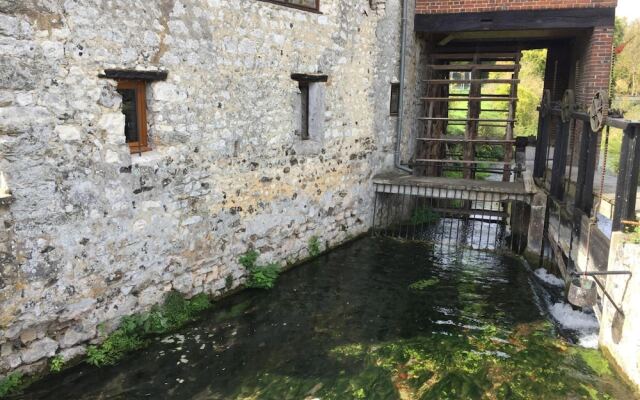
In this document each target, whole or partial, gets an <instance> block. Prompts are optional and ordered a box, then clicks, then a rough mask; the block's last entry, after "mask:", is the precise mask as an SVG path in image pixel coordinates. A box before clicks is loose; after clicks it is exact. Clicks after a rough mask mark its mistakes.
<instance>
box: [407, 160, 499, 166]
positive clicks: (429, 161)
mask: <svg viewBox="0 0 640 400" xmlns="http://www.w3.org/2000/svg"><path fill="white" fill-rule="evenodd" d="M415 161H416V162H418V163H442V164H468V165H478V164H499V165H503V164H504V165H511V164H510V163H505V162H498V161H475V160H440V159H430V158H419V159H417V160H415Z"/></svg>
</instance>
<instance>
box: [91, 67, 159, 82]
mask: <svg viewBox="0 0 640 400" xmlns="http://www.w3.org/2000/svg"><path fill="white" fill-rule="evenodd" d="M168 75H169V73H168V72H167V71H138V70H133V69H105V70H104V74H100V75H98V77H100V78H107V79H130V80H136V81H164V80H166V79H167V76H168Z"/></svg>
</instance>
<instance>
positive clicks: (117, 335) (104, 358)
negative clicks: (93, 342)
mask: <svg viewBox="0 0 640 400" xmlns="http://www.w3.org/2000/svg"><path fill="white" fill-rule="evenodd" d="M210 306H211V301H210V300H209V298H208V297H207V296H206V295H204V294H200V295H197V296H195V297H193V298H191V299H190V300H187V299H185V298H184V297H183V296H182V295H180V294H179V293H177V292H171V293H169V295H168V296H167V298H166V300H165V302H164V304H163V305H162V306H161V307H158V306H156V307H153V308H152V309H151V311H149V312H147V313H143V314H135V315H132V316H129V317H125V318H123V319H122V321H121V323H120V327H119V328H118V329H116V330H115V331H114V332H113V333H112V334H111V335H109V337H108V338H107V339H106V340H105V341H104V342H103V343H102V344H100V345H98V346H89V348H88V349H87V362H88V363H89V364H92V365H95V366H97V367H102V366H105V365H113V364H115V363H116V362H117V361H118V360H120V359H121V358H122V357H123V356H124V355H125V354H127V353H128V352H130V351H132V350H136V349H140V348H142V347H144V346H146V345H147V342H148V341H147V339H148V338H149V337H151V336H152V335H159V334H164V333H168V332H173V331H175V330H176V329H179V328H181V327H183V326H184V325H186V324H187V323H189V322H191V321H193V320H195V319H196V317H197V316H198V314H199V313H201V312H202V311H204V310H205V309H207V308H209V307H210Z"/></svg>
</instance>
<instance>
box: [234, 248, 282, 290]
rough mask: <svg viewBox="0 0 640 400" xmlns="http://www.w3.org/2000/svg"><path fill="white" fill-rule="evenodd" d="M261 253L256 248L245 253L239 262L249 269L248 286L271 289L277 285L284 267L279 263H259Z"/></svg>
mask: <svg viewBox="0 0 640 400" xmlns="http://www.w3.org/2000/svg"><path fill="white" fill-rule="evenodd" d="M259 256H260V255H259V254H258V252H256V251H255V250H249V251H247V252H246V253H244V254H243V255H242V256H241V257H240V259H239V260H238V262H239V263H240V264H241V265H242V266H243V267H245V268H246V269H247V272H248V273H249V277H248V278H247V287H250V288H255V289H271V288H273V287H274V286H275V284H276V280H277V279H278V275H280V271H281V270H282V267H281V266H280V264H277V263H270V264H267V265H258V264H257V261H258V257H259Z"/></svg>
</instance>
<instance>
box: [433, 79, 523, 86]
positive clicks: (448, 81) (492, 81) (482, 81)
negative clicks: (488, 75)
mask: <svg viewBox="0 0 640 400" xmlns="http://www.w3.org/2000/svg"><path fill="white" fill-rule="evenodd" d="M423 82H426V83H431V84H434V85H455V84H466V83H469V84H471V83H480V84H485V83H486V84H511V83H514V82H515V83H520V79H424V80H423Z"/></svg>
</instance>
